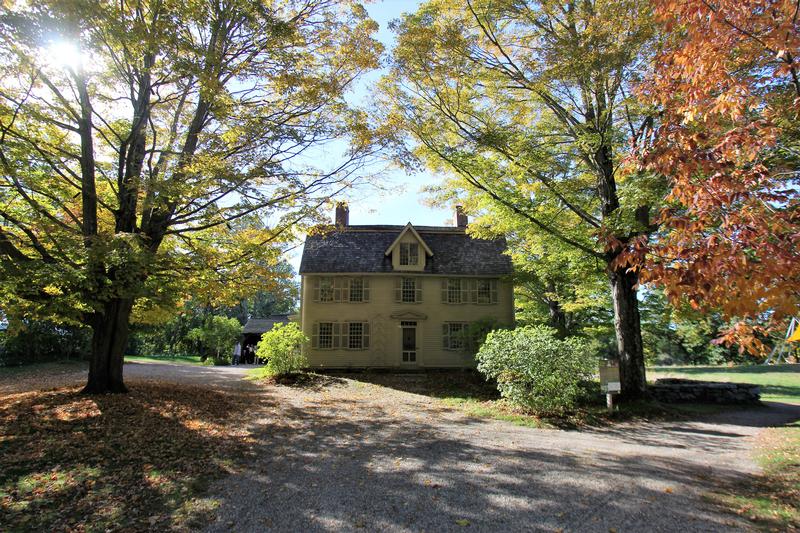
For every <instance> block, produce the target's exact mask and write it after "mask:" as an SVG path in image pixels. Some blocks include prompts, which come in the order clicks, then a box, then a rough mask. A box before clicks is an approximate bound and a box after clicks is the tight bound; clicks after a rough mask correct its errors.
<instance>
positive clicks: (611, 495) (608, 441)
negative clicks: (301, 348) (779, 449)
mask: <svg viewBox="0 0 800 533" xmlns="http://www.w3.org/2000/svg"><path fill="white" fill-rule="evenodd" d="M264 394H265V395H268V396H269V399H270V401H269V402H267V403H268V404H269V405H271V407H267V408H265V410H264V412H261V413H260V417H259V419H258V420H257V421H256V422H255V424H254V428H253V429H254V432H255V434H256V435H257V437H258V442H259V445H258V446H257V448H258V449H257V452H258V457H259V459H258V460H257V461H256V462H255V463H254V464H253V465H252V467H251V468H250V469H249V470H247V471H245V472H241V473H239V474H238V475H234V476H232V477H230V478H228V479H226V480H224V481H222V482H220V483H218V484H217V485H216V486H215V488H214V491H215V496H216V497H218V498H219V499H220V500H221V501H222V505H221V507H220V509H219V512H218V520H217V522H216V523H214V524H212V525H211V526H210V527H209V531H214V532H217V531H220V532H221V531H263V530H276V531H356V530H366V531H378V530H379V531H431V532H433V531H600V532H610V531H616V532H627V531H631V532H634V531H670V532H672V531H676V530H678V529H680V530H683V531H723V530H747V529H748V525H747V523H746V522H744V521H743V520H742V519H740V518H739V517H737V516H734V515H727V514H724V513H722V512H720V511H719V510H715V509H714V508H713V507H712V506H711V504H709V503H707V502H706V501H705V500H704V498H703V497H702V494H703V493H704V492H707V491H709V490H712V489H714V488H716V487H718V486H719V485H720V483H722V482H728V481H731V480H735V479H741V478H742V477H743V476H747V475H749V474H751V473H753V472H754V471H755V470H756V466H755V465H754V463H753V462H752V460H751V458H750V450H751V446H752V444H753V438H754V436H755V435H756V434H757V433H758V432H759V431H760V429H761V428H762V427H764V426H768V425H775V424H782V423H784V422H786V421H787V420H790V419H796V418H798V417H800V406H798V407H791V406H785V407H777V406H773V407H770V408H769V409H754V410H753V409H751V410H743V411H739V412H734V413H728V414H725V415H724V416H716V417H714V418H709V419H708V420H707V421H705V422H702V423H701V422H663V423H636V424H628V425H619V426H615V427H614V428H612V429H607V430H593V431H560V430H541V429H530V428H523V427H518V426H514V425H511V424H508V423H505V422H497V421H485V420H478V419H474V418H470V417H467V416H464V415H462V414H461V413H459V412H458V411H455V410H452V409H449V408H447V407H444V406H443V405H442V404H441V403H440V402H439V401H437V400H435V399H431V398H428V397H426V396H420V395H416V394H410V393H407V392H402V391H399V390H394V389H390V388H386V387H381V386H377V385H373V384H370V383H362V382H358V381H352V380H348V379H341V378H331V379H330V380H329V382H328V383H326V384H324V385H321V386H317V387H316V388H314V389H312V390H307V389H306V390H304V389H296V388H292V387H285V386H265V390H264Z"/></svg>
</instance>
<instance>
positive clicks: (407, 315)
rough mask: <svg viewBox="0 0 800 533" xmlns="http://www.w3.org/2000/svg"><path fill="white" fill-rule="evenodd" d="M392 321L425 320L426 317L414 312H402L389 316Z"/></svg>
mask: <svg viewBox="0 0 800 533" xmlns="http://www.w3.org/2000/svg"><path fill="white" fill-rule="evenodd" d="M391 318H393V319H394V320H426V319H427V318H428V315H426V314H424V313H416V312H414V311H404V312H402V313H394V314H392V315H391Z"/></svg>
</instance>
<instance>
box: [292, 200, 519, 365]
mask: <svg viewBox="0 0 800 533" xmlns="http://www.w3.org/2000/svg"><path fill="white" fill-rule="evenodd" d="M335 222H336V224H335V225H333V226H327V227H320V228H317V231H315V232H312V234H310V235H309V236H308V237H307V238H306V242H305V247H304V249H303V257H302V260H301V263H300V275H301V307H300V322H301V326H302V329H303V332H304V333H305V334H306V335H307V336H308V337H309V338H310V339H311V344H310V346H309V347H308V349H307V353H306V355H307V357H308V361H309V363H310V365H311V366H312V367H325V368H348V367H353V368H367V367H388V368H396V367H428V368H444V367H471V366H474V365H475V358H474V354H472V353H469V352H470V350H469V349H468V345H469V343H466V342H465V335H464V334H463V333H462V332H465V331H466V328H467V327H468V326H469V324H470V323H472V322H475V321H478V320H482V319H494V320H495V321H497V322H499V323H502V324H512V323H513V321H514V303H513V290H512V283H511V280H510V275H511V273H512V267H511V260H510V258H509V257H508V256H507V255H505V254H504V253H503V252H504V250H505V247H506V243H505V240H504V239H498V240H483V239H474V238H472V237H470V236H469V235H467V233H466V228H467V217H466V215H465V214H464V213H463V212H462V211H461V208H460V207H459V208H458V209H457V211H456V216H455V222H456V224H455V226H454V227H450V226H414V225H412V224H411V223H410V222H409V223H408V224H407V225H405V226H384V225H373V226H358V225H353V226H351V225H350V224H349V210H348V208H347V206H345V205H342V204H340V205H338V206H337V208H336V220H335Z"/></svg>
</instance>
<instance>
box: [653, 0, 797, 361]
mask: <svg viewBox="0 0 800 533" xmlns="http://www.w3.org/2000/svg"><path fill="white" fill-rule="evenodd" d="M655 6H656V14H657V16H658V20H659V22H660V24H661V25H662V26H663V28H664V30H665V32H666V34H667V38H666V40H665V43H664V47H663V49H662V50H661V51H660V53H659V55H658V56H657V58H656V60H655V62H654V69H653V72H652V74H651V75H650V76H649V78H648V79H647V80H646V82H645V83H643V84H642V86H641V87H640V94H641V97H642V99H643V101H645V102H646V103H647V104H649V105H653V106H654V107H656V108H657V109H658V110H659V111H660V113H661V118H660V125H658V128H657V129H656V130H655V131H654V132H653V135H646V136H643V137H642V138H643V139H645V140H650V141H651V142H649V143H647V144H644V145H643V146H642V147H641V148H642V153H641V156H642V159H641V164H642V166H643V167H644V168H645V169H647V170H649V171H653V172H656V173H659V174H661V175H663V176H665V177H667V178H668V179H669V185H670V188H671V189H670V193H669V196H668V201H669V203H668V205H667V206H666V208H665V209H664V211H663V212H662V213H661V216H660V220H661V223H662V225H663V230H664V237H663V238H662V239H659V240H658V241H657V242H656V243H654V246H653V247H651V248H649V249H648V250H646V251H648V252H649V253H650V259H651V267H650V268H648V270H647V272H646V279H647V280H652V281H656V282H658V283H660V284H662V285H663V286H664V287H665V289H666V292H667V295H668V296H669V297H670V299H671V300H672V301H673V302H679V301H682V300H685V301H688V302H689V303H690V304H691V305H692V306H693V307H694V308H695V309H698V310H703V311H708V310H713V309H715V308H718V309H720V310H721V311H722V313H723V315H724V316H725V317H726V318H728V319H733V318H735V319H737V323H736V324H735V325H734V326H733V327H731V328H730V329H729V330H728V332H727V333H726V334H725V335H724V337H723V338H724V339H725V340H727V341H728V342H731V343H734V342H735V343H738V344H740V346H741V347H743V348H747V349H748V350H749V351H750V352H753V353H759V352H762V353H763V351H764V348H765V347H764V345H763V343H762V342H761V341H760V340H759V337H763V334H764V333H765V332H766V329H768V328H765V327H764V325H765V323H767V324H768V325H769V324H771V325H772V326H773V327H774V326H776V325H778V324H780V325H781V327H780V329H782V330H783V331H785V324H782V321H783V320H785V319H786V317H788V316H795V315H797V314H798V311H800V248H798V239H799V237H798V236H800V215H799V214H798V213H800V211H798V206H800V202H799V200H800V187H799V185H800V180H798V178H799V177H800V174H798V168H800V165H799V163H800V121H798V112H800V64H799V63H798V57H800V27H799V26H798V14H799V13H800V9H799V8H798V3H797V2H794V1H791V2H790V1H769V2H767V1H763V0H715V1H713V2H712V1H707V0H688V1H671V0H659V1H657V2H655ZM640 251H641V252H644V251H645V250H640Z"/></svg>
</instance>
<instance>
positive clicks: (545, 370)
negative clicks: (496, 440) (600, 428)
mask: <svg viewBox="0 0 800 533" xmlns="http://www.w3.org/2000/svg"><path fill="white" fill-rule="evenodd" d="M555 335H556V330H554V329H552V328H547V327H544V326H526V327H523V328H517V329H514V330H499V331H493V332H491V333H489V335H488V336H487V337H486V342H484V343H483V345H482V346H481V349H480V350H479V351H478V354H477V356H476V358H477V360H478V370H479V371H480V372H482V373H483V374H484V375H485V376H486V377H487V378H490V379H494V380H496V381H497V388H498V390H499V391H500V394H501V395H502V396H503V397H504V398H507V399H508V400H509V401H511V402H512V403H514V404H515V405H517V406H519V407H522V408H523V409H526V410H528V411H532V412H535V413H538V414H563V413H564V412H566V411H569V410H571V409H572V408H574V407H575V404H576V402H577V401H578V400H579V399H580V397H581V395H582V394H583V391H584V390H585V388H584V387H583V386H582V385H583V384H584V383H585V382H587V381H589V380H590V379H592V376H593V373H594V367H595V361H594V358H593V357H591V355H590V351H589V349H588V347H587V345H586V343H585V341H583V340H582V339H578V338H576V337H570V338H567V339H564V340H559V339H557V338H556V337H555Z"/></svg>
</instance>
